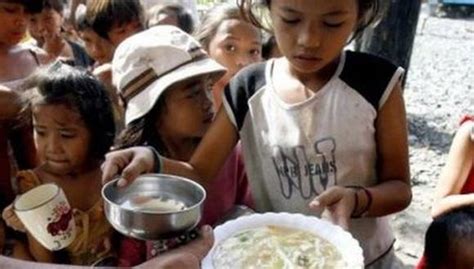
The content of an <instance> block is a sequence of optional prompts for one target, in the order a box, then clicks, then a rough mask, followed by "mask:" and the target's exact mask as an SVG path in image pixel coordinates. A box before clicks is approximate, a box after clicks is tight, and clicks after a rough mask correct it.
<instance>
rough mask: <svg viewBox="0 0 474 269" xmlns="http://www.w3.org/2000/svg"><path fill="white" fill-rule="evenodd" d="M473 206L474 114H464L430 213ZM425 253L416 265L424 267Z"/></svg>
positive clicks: (425, 265) (441, 213)
mask: <svg viewBox="0 0 474 269" xmlns="http://www.w3.org/2000/svg"><path fill="white" fill-rule="evenodd" d="M466 206H474V117H472V116H465V117H464V118H463V119H462V120H461V127H460V128H459V130H458V131H457V133H456V135H455V136H454V139H453V142H452V144H451V149H450V150H449V155H448V159H447V162H446V165H445V166H444V168H443V171H442V173H441V177H440V180H439V182H438V185H437V186H436V192H435V201H434V204H433V207H432V208H431V216H432V217H433V218H434V219H436V218H438V217H440V216H441V215H443V214H447V213H449V212H450V211H452V210H455V209H457V208H459V207H466ZM426 256H427V254H426V253H425V254H424V255H423V257H422V258H421V260H420V261H419V263H418V265H417V268H418V269H424V268H427V261H426V258H427V257H426Z"/></svg>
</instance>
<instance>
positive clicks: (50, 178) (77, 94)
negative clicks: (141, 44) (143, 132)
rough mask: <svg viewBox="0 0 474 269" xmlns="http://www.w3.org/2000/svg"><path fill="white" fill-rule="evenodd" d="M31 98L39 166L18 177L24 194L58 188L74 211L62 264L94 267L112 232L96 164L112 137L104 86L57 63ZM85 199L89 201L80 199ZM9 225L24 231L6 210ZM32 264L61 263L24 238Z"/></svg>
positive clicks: (105, 252)
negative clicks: (72, 231)
mask: <svg viewBox="0 0 474 269" xmlns="http://www.w3.org/2000/svg"><path fill="white" fill-rule="evenodd" d="M33 83H34V85H35V88H33V89H32V90H31V93H30V96H29V101H30V102H29V103H30V104H29V109H30V110H31V112H32V117H33V124H34V137H35V144H36V147H37V151H38V155H39V159H40V165H39V166H37V167H36V168H35V169H33V170H24V171H20V172H19V173H18V175H17V179H18V184H19V191H20V193H24V192H26V191H28V190H30V189H32V188H34V187H36V186H38V185H41V184H44V183H51V182H52V183H55V184H57V185H58V186H60V187H61V188H62V189H63V190H64V192H65V194H66V197H67V199H68V200H69V203H70V204H71V207H72V208H73V209H74V219H75V221H76V227H77V235H76V238H75V240H74V241H73V243H72V244H71V245H69V246H68V247H67V249H66V250H67V254H68V255H67V257H65V259H66V262H69V263H71V264H77V265H92V264H93V263H95V262H96V261H98V260H101V259H103V258H105V257H108V256H110V255H112V254H113V250H112V249H111V246H110V242H109V240H110V236H111V235H112V232H113V231H112V228H111V227H110V225H109V224H108V222H107V220H106V218H105V215H104V213H103V210H102V199H101V194H100V190H101V182H100V178H101V170H100V163H101V160H102V159H103V157H104V154H105V152H107V150H109V148H110V146H111V145H112V142H113V139H114V133H115V127H114V122H113V116H112V111H111V104H110V101H109V99H108V97H107V94H106V92H105V90H104V88H103V86H102V85H101V84H100V83H99V82H98V81H97V80H96V79H95V78H94V77H93V76H92V75H89V74H87V73H85V72H84V71H79V70H77V69H74V68H73V67H70V66H67V65H64V64H62V63H60V62H57V63H55V64H53V65H52V66H51V67H49V68H48V69H46V70H43V71H42V72H40V73H39V74H38V75H37V76H36V77H35V78H34V81H33ZM84 194H87V195H84ZM3 218H4V220H5V222H6V223H7V225H9V226H10V227H12V228H14V229H15V230H18V231H21V230H23V231H24V226H23V225H22V223H21V221H20V220H19V219H18V217H17V216H16V215H15V213H14V211H13V209H12V206H11V205H10V206H9V207H8V208H6V209H5V210H4V212H3ZM28 244H29V249H30V252H31V254H32V256H33V258H34V259H35V260H36V261H40V262H59V261H63V259H64V257H61V255H60V254H61V252H51V251H49V250H47V249H45V248H44V247H43V246H42V245H41V244H39V243H38V242H37V241H36V240H35V239H34V238H33V237H31V235H29V234H28Z"/></svg>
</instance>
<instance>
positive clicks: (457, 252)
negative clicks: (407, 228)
mask: <svg viewBox="0 0 474 269" xmlns="http://www.w3.org/2000/svg"><path fill="white" fill-rule="evenodd" d="M473 250H474V206H472V205H471V206H463V207H459V208H456V209H454V210H452V211H450V212H448V213H446V214H442V215H440V216H437V217H436V218H435V219H434V220H433V222H432V223H431V224H430V226H429V227H428V230H427V231H426V237H425V257H426V264H425V265H424V267H418V268H425V269H447V268H456V269H472V268H474V251H473Z"/></svg>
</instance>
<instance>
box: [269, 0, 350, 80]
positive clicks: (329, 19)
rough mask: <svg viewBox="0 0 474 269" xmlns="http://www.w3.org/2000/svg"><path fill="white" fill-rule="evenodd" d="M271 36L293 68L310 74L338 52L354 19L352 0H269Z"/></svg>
mask: <svg viewBox="0 0 474 269" xmlns="http://www.w3.org/2000/svg"><path fill="white" fill-rule="evenodd" d="M270 15H271V18H272V21H273V29H274V34H275V38H276V40H277V43H278V45H279V48H280V51H281V53H282V54H283V56H285V57H286V58H287V60H288V61H289V63H290V66H291V68H292V69H293V71H296V72H297V73H301V74H313V73H316V72H318V71H319V70H321V69H322V68H323V67H325V66H327V65H328V64H330V63H333V62H334V61H335V60H336V59H337V58H338V57H339V55H340V54H341V51H342V50H343V48H344V46H345V45H346V43H347V41H348V39H349V38H350V36H351V34H352V32H353V30H354V29H355V27H356V24H357V22H358V2H357V1H356V0H331V1H327V0H273V1H272V3H271V7H270Z"/></svg>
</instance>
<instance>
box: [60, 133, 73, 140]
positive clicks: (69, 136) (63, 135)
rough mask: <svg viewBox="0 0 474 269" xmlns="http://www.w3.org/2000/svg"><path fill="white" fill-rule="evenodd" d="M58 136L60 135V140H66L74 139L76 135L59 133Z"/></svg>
mask: <svg viewBox="0 0 474 269" xmlns="http://www.w3.org/2000/svg"><path fill="white" fill-rule="evenodd" d="M60 134H61V137H62V138H66V139H70V138H74V137H76V135H75V134H74V133H70V132H61V133H60Z"/></svg>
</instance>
